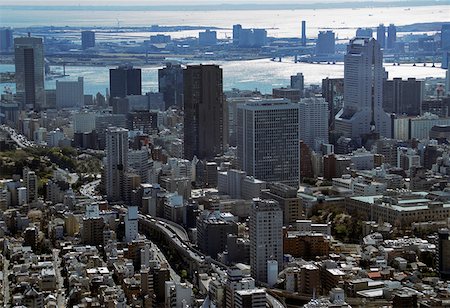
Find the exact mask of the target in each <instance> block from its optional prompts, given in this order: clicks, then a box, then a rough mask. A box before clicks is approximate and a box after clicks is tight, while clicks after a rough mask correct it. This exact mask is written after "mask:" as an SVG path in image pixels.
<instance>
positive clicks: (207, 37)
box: [198, 29, 217, 46]
mask: <svg viewBox="0 0 450 308" xmlns="http://www.w3.org/2000/svg"><path fill="white" fill-rule="evenodd" d="M198 44H199V45H200V46H214V45H216V44H217V32H216V31H211V30H209V29H206V30H205V31H204V32H199V34H198Z"/></svg>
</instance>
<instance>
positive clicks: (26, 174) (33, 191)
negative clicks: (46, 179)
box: [22, 168, 38, 203]
mask: <svg viewBox="0 0 450 308" xmlns="http://www.w3.org/2000/svg"><path fill="white" fill-rule="evenodd" d="M22 177H23V184H24V187H26V189H27V190H26V192H27V203H32V202H35V201H37V200H38V178H37V175H36V173H35V172H34V171H31V169H29V168H24V169H23V173H22Z"/></svg>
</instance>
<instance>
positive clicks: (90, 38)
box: [81, 30, 95, 49]
mask: <svg viewBox="0 0 450 308" xmlns="http://www.w3.org/2000/svg"><path fill="white" fill-rule="evenodd" d="M92 47H95V32H94V31H87V30H86V31H81V48H82V49H88V48H92Z"/></svg>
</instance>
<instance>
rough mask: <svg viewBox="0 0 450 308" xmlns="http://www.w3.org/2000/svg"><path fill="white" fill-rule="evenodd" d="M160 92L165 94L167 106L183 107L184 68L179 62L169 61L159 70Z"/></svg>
mask: <svg viewBox="0 0 450 308" xmlns="http://www.w3.org/2000/svg"><path fill="white" fill-rule="evenodd" d="M158 87H159V92H160V93H162V94H163V97H164V103H165V108H166V109H167V108H169V107H170V106H177V107H179V108H183V90H184V89H183V68H182V67H181V65H179V64H172V63H167V64H166V67H164V68H161V69H159V70H158Z"/></svg>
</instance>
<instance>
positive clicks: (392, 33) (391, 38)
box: [386, 24, 397, 49]
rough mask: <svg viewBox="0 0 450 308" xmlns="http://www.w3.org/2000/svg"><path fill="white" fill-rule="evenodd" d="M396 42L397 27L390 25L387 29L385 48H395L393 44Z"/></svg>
mask: <svg viewBox="0 0 450 308" xmlns="http://www.w3.org/2000/svg"><path fill="white" fill-rule="evenodd" d="M396 41H397V27H396V26H395V25H394V24H390V25H389V27H388V29H387V42H386V48H387V49H393V48H395V42H396Z"/></svg>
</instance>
